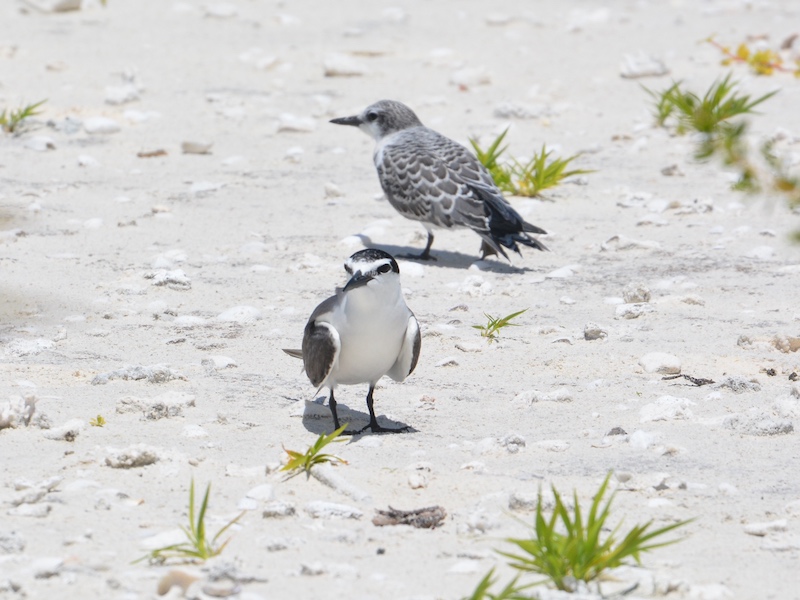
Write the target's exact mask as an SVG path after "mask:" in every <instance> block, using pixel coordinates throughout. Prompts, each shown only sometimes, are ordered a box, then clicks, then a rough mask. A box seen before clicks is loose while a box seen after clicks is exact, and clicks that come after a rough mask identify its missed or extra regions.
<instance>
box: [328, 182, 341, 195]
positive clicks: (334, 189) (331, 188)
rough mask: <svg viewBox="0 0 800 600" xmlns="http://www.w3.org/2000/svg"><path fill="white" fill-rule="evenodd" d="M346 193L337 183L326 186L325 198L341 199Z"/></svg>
mask: <svg viewBox="0 0 800 600" xmlns="http://www.w3.org/2000/svg"><path fill="white" fill-rule="evenodd" d="M342 196H344V192H343V191H342V190H341V189H340V188H339V186H338V185H336V184H335V183H326V184H325V197H326V198H341V197H342Z"/></svg>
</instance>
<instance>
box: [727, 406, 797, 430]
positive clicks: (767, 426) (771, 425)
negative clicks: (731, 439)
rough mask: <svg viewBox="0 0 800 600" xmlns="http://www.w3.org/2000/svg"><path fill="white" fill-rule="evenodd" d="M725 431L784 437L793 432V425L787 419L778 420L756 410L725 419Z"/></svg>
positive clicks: (752, 409)
mask: <svg viewBox="0 0 800 600" xmlns="http://www.w3.org/2000/svg"><path fill="white" fill-rule="evenodd" d="M722 426H723V427H724V428H725V429H732V430H734V431H738V432H740V433H743V434H746V435H756V436H772V435H785V434H787V433H792V432H793V431H794V425H793V424H792V422H791V421H789V420H787V419H778V418H775V417H774V416H772V415H771V414H769V413H767V412H766V411H763V410H760V409H758V408H751V409H750V410H748V411H747V412H744V413H737V414H733V415H729V416H727V417H725V419H724V420H723V421H722Z"/></svg>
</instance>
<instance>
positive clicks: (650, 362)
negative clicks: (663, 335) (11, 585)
mask: <svg viewBox="0 0 800 600" xmlns="http://www.w3.org/2000/svg"><path fill="white" fill-rule="evenodd" d="M639 365H640V366H641V367H642V369H644V370H645V372H647V373H661V374H662V375H677V374H679V373H680V372H681V361H680V359H679V358H678V357H677V356H673V355H672V354H667V353H665V352H650V353H649V354H645V355H644V356H642V357H641V358H640V359H639Z"/></svg>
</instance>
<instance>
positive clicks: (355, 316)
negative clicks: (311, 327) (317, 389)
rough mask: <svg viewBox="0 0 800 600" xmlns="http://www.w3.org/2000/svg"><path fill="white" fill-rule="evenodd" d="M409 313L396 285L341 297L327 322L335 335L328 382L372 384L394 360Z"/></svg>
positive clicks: (365, 287) (376, 286) (349, 293)
mask: <svg viewBox="0 0 800 600" xmlns="http://www.w3.org/2000/svg"><path fill="white" fill-rule="evenodd" d="M410 315H411V311H410V310H409V309H408V307H407V306H406V304H405V301H404V300H403V297H402V294H401V293H400V288H399V285H398V286H396V287H395V286H385V285H378V284H375V285H372V284H370V285H367V286H364V287H362V288H359V289H356V290H352V291H350V292H348V293H346V294H345V295H344V297H343V302H342V303H341V305H340V307H339V309H338V310H336V311H334V313H333V314H332V315H331V320H330V323H331V325H333V326H334V327H335V328H336V330H337V331H338V332H339V338H340V340H341V344H342V347H341V351H340V353H339V360H338V361H337V364H336V365H334V368H333V370H332V371H331V374H330V376H329V381H330V382H331V383H338V384H356V383H375V382H377V381H378V379H380V378H381V377H383V376H384V375H385V374H386V373H387V372H388V371H389V370H390V369H391V368H392V366H393V365H394V363H395V362H396V361H397V357H398V355H399V353H400V348H401V347H402V344H403V338H404V336H405V331H406V327H407V326H408V319H409V317H410Z"/></svg>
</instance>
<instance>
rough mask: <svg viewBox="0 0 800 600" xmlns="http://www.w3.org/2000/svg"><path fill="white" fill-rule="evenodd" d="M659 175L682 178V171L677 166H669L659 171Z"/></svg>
mask: <svg viewBox="0 0 800 600" xmlns="http://www.w3.org/2000/svg"><path fill="white" fill-rule="evenodd" d="M661 174H662V175H664V176H665V177H676V176H677V177H683V171H681V168H680V167H679V166H678V165H670V166H668V167H664V168H663V169H661Z"/></svg>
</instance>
